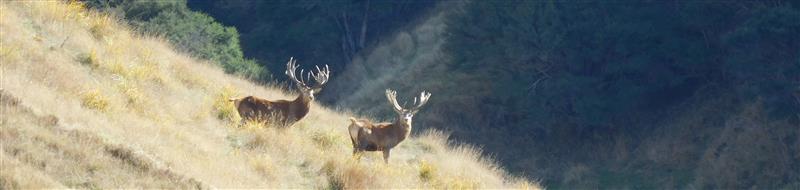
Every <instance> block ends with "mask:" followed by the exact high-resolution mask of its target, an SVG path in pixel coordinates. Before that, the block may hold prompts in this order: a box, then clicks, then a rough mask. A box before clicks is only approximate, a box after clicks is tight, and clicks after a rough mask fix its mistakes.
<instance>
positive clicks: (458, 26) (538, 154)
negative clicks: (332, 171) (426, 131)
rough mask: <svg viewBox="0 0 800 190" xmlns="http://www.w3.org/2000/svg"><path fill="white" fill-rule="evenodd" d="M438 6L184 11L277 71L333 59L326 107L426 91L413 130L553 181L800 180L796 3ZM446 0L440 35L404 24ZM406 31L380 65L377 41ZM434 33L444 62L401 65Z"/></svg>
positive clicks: (349, 4)
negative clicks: (229, 29)
mask: <svg viewBox="0 0 800 190" xmlns="http://www.w3.org/2000/svg"><path fill="white" fill-rule="evenodd" d="M445 3H449V4H441V3H438V5H439V6H442V5H446V6H442V7H441V8H434V7H435V6H434V4H437V3H434V2H429V1H369V0H365V1H316V0H308V1H248V0H236V1H225V2H199V3H191V4H190V5H189V6H190V7H192V8H196V9H198V10H201V11H204V12H207V13H208V14H210V15H212V16H214V17H215V18H216V19H218V20H220V21H221V22H222V23H225V24H227V25H233V26H235V27H237V28H238V29H239V31H241V35H242V39H243V42H242V48H243V50H244V52H245V54H247V55H248V56H249V57H254V58H256V59H258V60H259V62H260V63H262V64H264V66H265V67H266V68H269V69H270V70H271V71H278V72H275V73H273V76H275V77H276V78H277V79H281V78H283V74H282V73H281V72H280V71H283V69H284V68H283V66H284V61H286V60H287V59H288V57H290V56H294V57H296V58H298V59H299V60H300V62H301V64H303V65H306V66H308V65H321V64H329V65H331V68H332V70H333V72H332V73H333V76H332V80H331V83H332V84H330V85H331V87H329V88H326V90H325V91H324V92H323V93H321V94H320V99H321V100H322V101H324V103H327V104H330V105H337V106H340V107H343V108H347V109H352V110H355V111H360V112H366V113H365V114H372V115H376V116H389V115H392V114H391V109H390V108H389V106H387V105H388V103H386V102H385V100H384V99H383V97H382V96H381V92H382V90H383V88H394V89H397V90H398V92H400V94H399V95H398V96H399V97H411V96H413V95H415V94H412V93H415V92H419V91H421V90H429V91H430V92H432V93H433V97H432V99H431V101H430V103H429V104H428V105H429V106H430V109H426V111H422V112H420V113H419V114H417V116H416V117H415V127H418V128H438V129H443V130H448V131H451V132H452V133H453V137H454V138H455V139H457V140H460V141H463V142H468V143H472V144H478V145H480V146H482V147H483V148H484V149H485V151H486V152H487V153H489V154H493V155H496V157H497V158H498V160H500V161H501V163H502V164H503V165H504V166H505V167H507V168H509V169H511V170H512V171H515V172H517V173H518V174H523V175H526V176H529V177H532V178H535V179H541V180H542V181H543V184H544V185H545V186H546V187H550V188H559V187H562V188H597V187H601V188H624V187H630V188H669V189H672V188H690V187H695V188H712V189H719V188H722V189H742V188H757V189H775V188H790V189H793V188H794V189H796V188H798V187H800V127H798V126H800V37H798V36H800V4H798V3H796V2H790V1H758V2H757V1H747V2H735V1H685V2H659V1H654V2H649V3H641V2H633V1H630V2H628V1H614V2H613V3H609V2H604V1H597V2H592V1H581V2H562V1H473V2H469V3H463V4H460V3H453V1H450V2H445ZM178 4H181V5H182V3H178ZM145 12H146V11H145ZM178 12H180V11H178ZM438 12H445V13H447V15H446V16H445V17H444V18H443V22H444V23H445V24H446V27H444V28H443V29H442V30H443V31H442V32H441V34H437V35H430V36H426V35H417V34H413V33H414V32H410V33H412V34H410V35H409V34H408V33H406V32H404V31H408V30H412V29H413V28H415V26H417V25H419V26H422V25H424V24H430V23H429V22H425V20H426V18H428V17H433V16H435V15H436V14H434V13H438ZM163 14H165V15H180V14H176V13H163ZM142 15H148V14H142ZM125 17H126V18H138V16H128V15H126V16H125ZM165 17H167V16H165ZM168 18H171V17H168ZM133 20H136V19H133ZM433 23H435V22H433ZM153 26H159V25H153ZM167 26H171V25H167ZM156 28H157V27H156ZM365 28H366V29H365ZM433 28H435V27H433ZM148 30H149V29H148ZM182 30H185V29H182ZM432 30H436V29H432ZM181 32H182V31H180V30H178V31H175V33H176V35H177V33H181ZM434 33H435V32H434ZM166 35H171V34H166ZM398 36H399V37H398ZM395 37H397V38H395ZM404 38H408V39H409V40H407V41H411V42H410V43H409V44H402V43H401V45H393V46H392V47H390V48H389V49H390V50H389V51H387V52H388V53H385V54H386V56H385V57H386V61H383V60H381V59H380V58H381V56H380V55H382V54H378V53H375V52H373V51H374V50H375V49H378V47H381V46H382V45H383V44H388V43H390V42H391V41H394V39H404ZM437 40H443V41H444V42H443V43H441V44H439V43H427V42H428V41H437ZM401 41H402V40H401ZM178 44H180V43H178ZM429 44H434V45H436V44H439V45H441V47H440V48H439V47H438V46H437V48H431V49H433V50H432V51H441V52H423V53H428V54H431V55H427V54H426V55H424V56H436V58H435V59H436V60H437V61H434V62H419V63H417V62H415V64H414V65H413V66H407V67H405V66H398V65H392V64H403V62H404V61H406V60H417V59H415V58H414V57H420V56H423V55H421V53H420V52H416V51H407V49H422V48H428V47H427V46H429ZM392 48H394V49H392ZM397 52H401V53H397ZM391 53H395V55H392V54H391ZM396 54H403V55H396ZM370 56H372V58H370ZM376 57H377V58H376ZM390 59H391V60H390ZM395 59H396V60H395ZM397 60H400V61H397ZM363 73H366V74H363ZM396 73H401V74H396ZM353 75H359V76H357V77H354V76H353ZM387 75H388V76H390V77H389V78H388V79H385V80H384V78H381V77H383V76H387ZM339 77H342V78H339ZM337 78H339V80H337ZM379 79H380V80H379ZM337 81H347V82H337ZM375 84H379V87H374V90H365V91H364V92H362V93H356V94H354V91H357V90H359V89H366V88H372V87H369V86H370V85H372V86H374V85H375ZM401 99H403V98H401ZM400 101H401V102H402V101H403V100H400ZM343 127H344V126H343ZM415 131H422V130H416V129H415Z"/></svg>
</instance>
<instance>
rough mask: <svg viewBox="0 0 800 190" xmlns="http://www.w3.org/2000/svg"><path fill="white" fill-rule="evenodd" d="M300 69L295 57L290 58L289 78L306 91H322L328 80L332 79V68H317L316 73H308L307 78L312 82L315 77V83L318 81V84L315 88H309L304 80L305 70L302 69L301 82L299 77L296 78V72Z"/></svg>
mask: <svg viewBox="0 0 800 190" xmlns="http://www.w3.org/2000/svg"><path fill="white" fill-rule="evenodd" d="M298 67H300V66H299V65H297V60H295V59H294V57H291V58H289V62H288V63H286V75H287V76H289V78H290V79H292V81H294V83H296V84H297V86H298V87H300V88H304V89H306V90H311V89H320V88H322V86H323V85H325V83H327V82H328V78H329V77H330V73H331V70H330V68H328V65H325V69H320V68H319V66H315V67H316V68H317V72H316V73H314V72H312V71H309V72H308V74H307V75H306V78H307V79H308V80H311V78H312V77H313V78H314V81H316V84H315V85H314V86H313V87H309V86H308V85H306V83H305V81H306V80H304V79H303V72H304V71H305V70H303V69H300V79H299V80H298V79H297V76H295V72H296V71H297V68H298Z"/></svg>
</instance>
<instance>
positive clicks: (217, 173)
mask: <svg viewBox="0 0 800 190" xmlns="http://www.w3.org/2000/svg"><path fill="white" fill-rule="evenodd" d="M0 5H2V6H0V11H2V13H0V17H2V18H0V24H2V27H0V32H2V34H3V38H2V39H0V40H2V42H3V45H2V46H0V63H2V64H0V67H2V68H0V69H3V74H4V75H3V77H4V78H3V80H4V86H3V87H2V88H3V90H4V92H8V93H9V94H12V95H14V96H15V97H17V98H19V99H20V101H21V102H22V103H21V104H20V106H18V107H12V108H11V109H16V110H23V111H17V112H3V114H4V115H3V116H4V119H6V118H8V122H10V123H13V124H12V125H3V124H5V122H6V120H4V121H3V123H0V136H1V137H3V143H2V144H0V146H2V149H3V150H8V151H12V152H13V151H16V152H17V154H2V155H0V157H2V158H0V159H3V160H4V161H3V163H10V162H13V163H15V165H14V168H12V169H13V171H14V172H13V173H10V174H9V173H7V172H5V171H12V170H7V169H6V167H3V169H2V170H3V171H4V172H3V174H2V175H0V181H3V182H10V183H11V182H13V183H14V184H20V185H18V186H11V187H13V188H11V189H15V188H19V189H31V188H33V189H38V188H43V187H42V186H44V188H47V187H49V188H62V187H66V188H89V189H91V188H101V189H105V188H178V189H188V188H196V187H209V188H211V187H213V188H277V189H289V188H291V189H326V188H327V189H341V188H345V189H354V188H355V189H364V188H367V189H385V188H421V189H430V188H473V187H474V188H516V186H515V185H516V184H517V183H516V182H512V181H511V180H510V179H512V178H511V177H509V176H507V174H505V173H503V172H502V171H500V170H498V169H497V168H496V166H495V165H494V163H493V162H492V161H488V160H485V159H483V158H482V157H481V153H480V151H479V150H477V149H474V148H469V147H461V146H454V145H451V144H449V143H448V142H447V136H446V135H444V134H442V133H440V132H424V133H421V135H420V136H412V137H411V138H410V139H407V140H406V141H405V142H403V144H401V146H400V147H398V148H396V149H394V150H393V156H392V158H391V160H390V163H389V164H388V165H387V164H384V163H383V160H382V158H381V156H380V153H378V152H370V153H366V154H365V155H364V156H363V157H362V158H361V159H354V158H353V157H352V155H351V154H352V152H351V151H352V149H351V148H352V147H351V144H350V140H349V136H348V134H347V132H346V127H347V117H349V115H348V114H344V113H339V112H335V111H331V110H329V109H327V108H325V107H322V106H319V105H318V103H314V105H312V110H311V112H310V113H309V115H308V116H306V118H304V119H303V120H301V121H299V122H298V123H296V124H295V125H294V126H293V127H276V126H275V125H274V123H273V122H270V121H246V122H241V118H240V117H239V115H238V113H237V111H236V108H235V107H234V105H233V103H232V102H230V101H228V100H229V99H230V98H238V97H241V96H245V95H254V96H258V97H261V98H265V99H270V100H278V99H289V98H293V96H294V95H288V94H286V93H285V92H284V91H282V90H280V89H278V88H272V87H263V86H258V85H256V84H253V83H250V82H248V81H246V80H243V79H240V78H237V77H233V76H230V75H226V74H225V73H224V72H223V71H222V70H221V69H220V68H216V67H214V66H213V65H212V64H207V63H203V62H202V61H200V60H196V59H194V58H192V57H190V56H187V55H184V54H180V53H178V52H176V51H175V50H173V49H171V47H170V45H168V44H166V43H165V40H163V39H154V38H151V37H143V36H136V35H133V34H132V32H130V29H129V28H127V27H126V26H125V25H124V24H119V23H118V21H117V20H115V19H114V18H113V17H109V16H105V15H100V14H98V13H95V12H91V11H86V10H85V8H84V6H83V5H82V4H80V3H79V2H75V1H72V2H68V3H64V2H60V1H24V2H11V1H2V2H0ZM67 36H68V37H69V38H67ZM65 39H67V40H65ZM62 42H63V44H64V45H63V46H62V45H61V44H62ZM54 44H55V45H54ZM5 81H10V82H5ZM3 105H5V104H3ZM28 109H29V110H28ZM3 110H6V107H3V109H2V110H0V111H3ZM24 110H27V111H24ZM97 112H102V114H97ZM7 115H8V116H7ZM5 116H7V117H5ZM45 125H46V126H45ZM12 137H13V138H12ZM22 137H25V138H22ZM6 160H8V162H6ZM16 163H18V164H16ZM42 165H45V166H46V167H40V166H42ZM43 168H46V169H43ZM16 171H25V173H19V172H16ZM30 176H34V177H30ZM26 180H27V181H26ZM40 181H48V182H52V183H39V182H40ZM26 184H33V185H26ZM36 184H39V185H38V186H37V185H36ZM42 184H44V185H42ZM527 184H530V183H527ZM5 187H6V186H0V188H5ZM533 187H536V186H535V185H533Z"/></svg>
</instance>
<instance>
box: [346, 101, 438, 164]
mask: <svg viewBox="0 0 800 190" xmlns="http://www.w3.org/2000/svg"><path fill="white" fill-rule="evenodd" d="M430 97H431V94H430V93H428V92H425V91H423V92H422V93H420V96H419V102H417V98H416V97H415V98H414V104H415V106H414V107H413V108H411V109H404V108H403V107H400V104H397V92H395V91H392V90H390V89H387V90H386V98H387V99H389V103H391V104H392V108H394V111H395V112H396V113H397V119H395V121H394V122H392V123H389V122H385V123H372V122H370V121H369V120H364V119H360V120H356V119H355V118H352V117H351V118H350V122H352V123H351V124H350V126H348V131H349V132H350V140H351V142H352V143H353V155H354V156H357V155H359V154H360V153H361V152H364V151H383V161H384V162H385V163H387V164H388V163H389V153H390V151H391V150H392V148H394V147H395V146H397V145H398V144H400V142H403V140H405V139H406V138H408V135H409V134H411V118H412V117H414V114H416V113H417V111H419V109H420V108H421V107H422V106H423V105H425V103H427V102H428V98H430Z"/></svg>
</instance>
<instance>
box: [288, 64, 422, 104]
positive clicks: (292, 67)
mask: <svg viewBox="0 0 800 190" xmlns="http://www.w3.org/2000/svg"><path fill="white" fill-rule="evenodd" d="M298 67H300V66H299V65H297V60H295V59H294V57H291V58H289V62H288V63H286V75H287V76H289V78H290V79H292V81H294V82H295V83H296V84H297V86H298V87H300V88H304V89H306V90H311V89H320V88H322V86H323V85H325V83H327V82H328V78H329V77H330V73H331V70H330V68H329V67H328V65H325V69H320V68H319V66H315V68H316V69H317V72H316V73H314V72H313V71H310V72H308V73H307V74H306V78H307V79H308V80H311V78H314V81H316V84H315V85H314V86H313V87H309V86H308V85H306V83H305V81H306V80H304V78H302V76H303V72H304V71H305V70H303V69H300V79H298V78H297V76H296V75H295V73H296V71H297V68H298ZM430 97H431V93H429V92H425V91H422V93H420V95H419V98H417V97H414V105H415V106H414V107H413V108H411V109H404V108H403V107H401V106H400V104H398V103H397V92H395V91H394V90H391V89H386V98H387V99H389V103H391V104H392V107H393V108H394V111H395V112H397V113H407V112H411V113H416V112H417V111H419V109H420V108H421V107H422V106H423V105H425V103H428V99H429V98H430Z"/></svg>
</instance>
